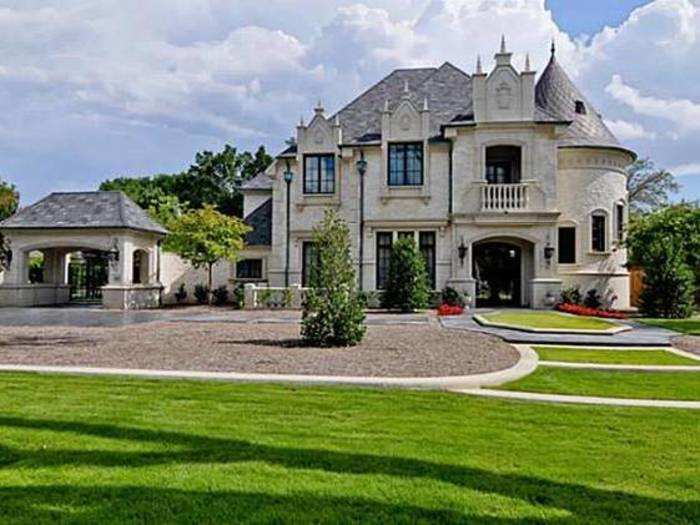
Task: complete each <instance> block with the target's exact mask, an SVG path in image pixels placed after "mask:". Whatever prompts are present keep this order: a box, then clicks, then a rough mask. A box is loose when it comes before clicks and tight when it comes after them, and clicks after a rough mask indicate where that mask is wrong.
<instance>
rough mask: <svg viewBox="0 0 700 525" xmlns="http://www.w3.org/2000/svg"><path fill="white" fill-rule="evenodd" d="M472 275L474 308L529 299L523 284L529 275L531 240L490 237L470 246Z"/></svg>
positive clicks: (519, 303)
mask: <svg viewBox="0 0 700 525" xmlns="http://www.w3.org/2000/svg"><path fill="white" fill-rule="evenodd" d="M473 250H474V252H473V255H472V275H473V277H474V279H475V281H476V306H477V307H521V306H527V305H528V304H529V302H530V299H529V294H528V288H527V283H528V282H529V280H530V279H531V277H532V272H533V264H532V255H533V249H532V243H530V242H529V241H525V240H522V239H509V238H493V239H486V240H483V241H480V242H478V243H476V244H474V246H473Z"/></svg>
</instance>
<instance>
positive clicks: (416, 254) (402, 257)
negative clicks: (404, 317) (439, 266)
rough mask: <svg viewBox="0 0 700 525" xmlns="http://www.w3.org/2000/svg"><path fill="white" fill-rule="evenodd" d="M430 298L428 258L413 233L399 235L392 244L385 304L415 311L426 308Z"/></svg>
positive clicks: (383, 300) (389, 307)
mask: <svg viewBox="0 0 700 525" xmlns="http://www.w3.org/2000/svg"><path fill="white" fill-rule="evenodd" d="M429 302H430V284H429V283H428V273H427V271H426V268H425V260H424V259H423V257H422V256H421V253H420V251H419V250H418V247H417V246H416V243H415V241H414V240H413V238H412V237H404V238H400V239H399V240H398V241H396V242H395V243H394V245H393V246H392V247H391V257H390V259H389V274H388V276H387V283H386V291H385V292H384V295H383V297H382V306H383V307H384V308H388V309H397V310H400V311H402V312H413V311H415V310H422V309H424V308H427V307H428V304H429Z"/></svg>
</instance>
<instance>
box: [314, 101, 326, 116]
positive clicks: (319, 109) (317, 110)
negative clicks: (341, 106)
mask: <svg viewBox="0 0 700 525" xmlns="http://www.w3.org/2000/svg"><path fill="white" fill-rule="evenodd" d="M324 111H325V110H324V109H323V102H321V99H320V98H319V99H318V104H316V108H315V109H314V112H315V113H316V114H317V115H323V112H324Z"/></svg>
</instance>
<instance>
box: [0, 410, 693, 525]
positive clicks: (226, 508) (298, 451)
mask: <svg viewBox="0 0 700 525" xmlns="http://www.w3.org/2000/svg"><path fill="white" fill-rule="evenodd" d="M0 426H5V427H11V428H24V429H38V430H52V431H58V432H70V433H75V434H82V435H90V436H95V437H100V438H111V439H122V440H131V441H137V442H141V443H143V442H146V443H154V444H161V445H168V446H173V445H175V446H178V447H181V448H180V450H168V451H164V452H122V451H108V450H103V451H94V450H90V451H84V450H72V449H54V450H36V451H34V450H33V451H30V452H28V451H23V450H20V449H10V448H7V447H4V448H0V469H7V468H10V467H12V465H13V464H14V463H16V462H21V467H22V468H23V469H28V468H47V467H49V468H50V467H52V466H61V465H76V466H80V465H88V466H104V467H111V466H120V467H121V466H127V467H143V466H148V465H158V464H172V463H221V464H225V463H236V462H245V461H262V462H266V463H268V464H271V465H277V466H281V467H285V468H288V469H314V470H323V471H326V472H331V473H336V474H355V475H357V474H368V475H372V474H378V475H388V476H395V477H397V478H409V479H411V478H413V479H416V478H427V479H432V480H436V481H439V482H443V483H451V484H453V485H455V486H457V487H461V488H465V489H471V490H476V491H479V492H483V493H493V494H499V495H503V496H506V497H510V498H518V499H520V500H523V501H525V502H527V503H529V504H532V505H536V506H543V507H549V508H552V509H560V510H564V511H566V512H568V513H569V514H570V517H568V518H558V519H553V520H551V519H550V520H547V521H550V522H554V523H569V522H578V523H586V522H593V521H599V522H616V523H620V522H624V523H661V522H663V523H698V522H700V501H698V500H694V501H681V500H670V499H660V498H653V497H648V496H640V495H635V494H629V493H626V492H621V491H608V490H603V489H597V488H594V487H589V486H586V485H580V484H575V483H562V482H556V481H551V480H547V479H542V478H536V477H531V476H523V475H518V474H506V473H497V472H491V471H488V470H484V469H478V468H471V467H466V466H459V465H450V464H442V463H435V462H430V461H424V460H420V459H413V458H402V457H392V456H375V455H371V454H353V453H348V452H337V451H330V450H323V449H304V448H289V447H276V446H271V445H263V444H257V443H252V442H249V441H243V440H235V439H223V438H214V437H206V436H197V435H191V434H185V433H179V432H169V431H155V430H147V429H139V428H131V427H118V426H114V425H106V424H104V425H103V424H92V423H82V422H68V421H65V422H64V421H50V420H47V421H43V420H28V419H22V418H13V417H0ZM544 460H545V459H544V458H543V461H544ZM630 475H634V474H630ZM47 505H48V507H47ZM71 505H77V506H80V507H85V508H84V509H83V510H82V511H83V512H86V513H88V515H87V517H86V518H83V517H82V516H81V518H80V519H81V520H82V519H85V520H86V521H105V519H104V518H107V519H106V521H109V518H110V516H112V514H111V511H110V506H118V508H120V509H121V508H122V507H126V508H128V509H129V510H128V511H124V512H127V513H132V512H133V517H134V518H139V520H142V519H143V518H144V517H146V518H153V519H156V520H158V521H163V520H164V521H171V519H172V521H178V520H183V521H188V522H189V521H197V514H198V513H199V512H200V510H198V509H201V512H202V514H201V515H200V520H202V519H204V520H207V517H208V516H212V515H213V514H210V513H209V511H210V510H214V511H215V512H220V513H221V514H220V515H221V516H224V517H225V519H226V520H230V521H236V519H235V518H236V517H238V518H239V519H240V518H242V517H244V516H246V517H248V518H249V519H250V517H251V516H253V518H252V519H253V520H254V519H255V513H256V512H260V513H261V514H260V518H261V519H262V518H263V517H264V518H265V520H264V521H269V520H271V519H272V520H273V521H274V518H275V517H277V519H278V520H280V519H282V518H284V519H286V518H287V515H286V513H290V515H291V516H292V518H293V517H294V515H296V516H297V518H298V519H297V520H294V519H291V520H289V521H299V520H300V518H302V517H303V520H302V521H357V520H359V521H372V520H374V521H415V520H416V518H417V519H418V520H429V521H443V522H444V521H449V522H454V521H469V522H475V521H479V522H487V523H494V524H496V523H515V522H518V521H521V520H517V519H512V520H509V519H497V518H493V519H492V518H489V517H485V516H474V515H471V516H470V515H466V514H463V513H457V512H455V511H452V510H440V511H433V510H431V509H425V508H421V507H411V506H404V505H401V506H393V505H388V504H384V503H378V502H376V501H372V500H365V499H362V498H333V497H323V496H316V495H313V494H308V493H302V494H299V495H291V496H290V495H285V496H275V495H271V494H265V493H262V494H256V493H253V494H251V493H245V492H240V493H239V492H228V491H221V492H196V491H191V492H188V491H179V490H169V489H157V488H153V487H133V488H130V487H118V488H114V489H110V488H104V487H100V488H94V489H93V488H80V487H71V486H60V485H59V486H49V487H9V488H0V515H3V514H4V515H8V514H9V513H11V514H9V515H12V514H15V515H17V516H22V517H24V516H34V517H35V518H37V519H42V518H43V519H49V518H51V517H52V515H51V514H50V513H51V512H56V511H55V509H56V508H57V507H60V506H68V507H70V506H71ZM49 508H53V509H54V510H47V509H49ZM172 509H175V510H174V511H173V510H172ZM267 511H269V512H271V513H273V514H265V512H267ZM171 512H175V513H176V514H175V515H172V516H171V515H170V514H169V513H171ZM277 512H279V514H276V513H277ZM90 513H93V514H90ZM154 513H156V514H154ZM186 513H188V514H186ZM300 513H301V514H300ZM307 513H308V514H307ZM397 515H398V516H399V517H401V516H403V518H402V519H398V520H396V519H395V518H396V516H397ZM169 518H171V519H169ZM388 518H389V519H388ZM28 521H31V520H28ZM146 521H150V520H149V519H147V520H146ZM526 521H527V520H526ZM530 521H531V520H530Z"/></svg>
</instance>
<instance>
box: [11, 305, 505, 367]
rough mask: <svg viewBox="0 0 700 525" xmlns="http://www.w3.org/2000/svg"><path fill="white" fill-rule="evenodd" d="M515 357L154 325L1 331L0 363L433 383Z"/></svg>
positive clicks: (384, 329) (476, 340)
mask: <svg viewBox="0 0 700 525" xmlns="http://www.w3.org/2000/svg"><path fill="white" fill-rule="evenodd" d="M518 359H519V354H518V353H517V351H516V350H515V349H513V348H512V347H511V346H510V345H508V344H506V343H504V342H502V341H501V340H500V339H498V338H496V337H493V336H490V335H486V334H479V333H469V334H466V333H465V332H463V331H451V330H447V329H444V328H441V327H440V326H439V325H438V324H437V322H436V321H435V320H434V319H432V320H431V321H430V322H429V323H426V324H421V325H401V326H369V327H368V329H367V336H366V338H365V340H364V341H363V342H362V343H361V344H360V345H358V346H356V347H351V348H312V347H307V346H303V344H302V342H301V340H300V338H299V326H298V325H296V324H246V323H188V322H177V323H175V322H157V323H149V324H140V325H130V326H125V327H120V328H77V327H6V328H3V329H2V331H1V332H0V363H2V364H24V365H63V366H92V367H114V368H140V369H152V370H153V369H159V370H203V371H224V372H249V373H274V374H314V375H339V376H371V377H382V376H384V377H436V376H460V375H469V374H477V373H484V372H492V371H496V370H502V369H505V368H509V367H511V366H513V365H514V364H515V363H516V362H517V361H518Z"/></svg>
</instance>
